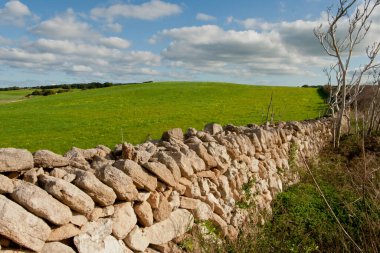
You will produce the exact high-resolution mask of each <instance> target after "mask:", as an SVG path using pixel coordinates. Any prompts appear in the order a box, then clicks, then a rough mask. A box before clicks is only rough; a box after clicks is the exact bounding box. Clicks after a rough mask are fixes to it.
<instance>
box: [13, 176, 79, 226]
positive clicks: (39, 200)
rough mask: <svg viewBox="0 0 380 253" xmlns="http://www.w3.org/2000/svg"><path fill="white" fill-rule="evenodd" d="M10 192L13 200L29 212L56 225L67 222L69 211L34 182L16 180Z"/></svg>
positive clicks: (69, 217)
mask: <svg viewBox="0 0 380 253" xmlns="http://www.w3.org/2000/svg"><path fill="white" fill-rule="evenodd" d="M14 184H15V189H14V191H13V192H12V193H11V197H12V199H13V200H14V201H16V202H17V203H19V204H20V205H22V206H23V207H25V208H26V209H28V210H29V211H30V212H31V213H33V214H35V215H37V216H39V217H41V218H44V219H46V220H48V221H50V222H51V223H53V224H56V225H63V224H66V223H69V221H70V219H71V216H72V214H71V211H70V208H68V207H67V206H66V205H64V204H62V203H61V202H59V201H58V200H56V199H55V198H53V197H52V196H51V195H49V194H48V193H47V192H46V191H44V190H42V189H41V188H39V187H38V186H35V185H34V184H31V183H28V182H24V181H21V180H17V181H15V182H14Z"/></svg>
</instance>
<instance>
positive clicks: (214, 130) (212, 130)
mask: <svg viewBox="0 0 380 253" xmlns="http://www.w3.org/2000/svg"><path fill="white" fill-rule="evenodd" d="M204 131H205V132H206V133H209V134H211V135H215V134H218V133H221V132H223V127H222V126H221V125H219V124H216V123H208V124H207V125H205V127H204Z"/></svg>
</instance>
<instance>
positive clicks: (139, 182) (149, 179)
mask: <svg viewBox="0 0 380 253" xmlns="http://www.w3.org/2000/svg"><path fill="white" fill-rule="evenodd" d="M114 166H115V167H116V168H118V169H120V170H121V171H123V172H124V173H125V174H127V175H128V176H130V177H131V178H132V180H133V182H135V184H136V186H138V187H139V188H144V189H146V190H148V191H154V190H155V189H156V187H157V178H155V177H153V176H152V175H149V174H148V173H147V172H146V171H145V170H144V169H143V168H142V167H141V166H140V165H138V164H137V163H136V162H134V161H132V160H118V161H116V162H115V163H114Z"/></svg>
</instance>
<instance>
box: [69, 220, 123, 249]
mask: <svg viewBox="0 0 380 253" xmlns="http://www.w3.org/2000/svg"><path fill="white" fill-rule="evenodd" d="M111 232H112V220H111V219H99V220H97V221H94V222H89V223H87V224H86V225H85V226H83V227H82V230H81V233H80V234H79V235H78V236H75V237H74V244H75V246H76V247H77V250H78V252H79V253H124V252H125V245H123V244H122V243H121V242H120V241H118V240H117V239H116V238H115V237H113V236H111Z"/></svg>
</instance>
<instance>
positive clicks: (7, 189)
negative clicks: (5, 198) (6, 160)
mask: <svg viewBox="0 0 380 253" xmlns="http://www.w3.org/2000/svg"><path fill="white" fill-rule="evenodd" d="M13 188H14V186H13V183H12V180H11V179H9V178H8V177H6V176H4V175H1V174H0V194H3V193H11V192H13Z"/></svg>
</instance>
